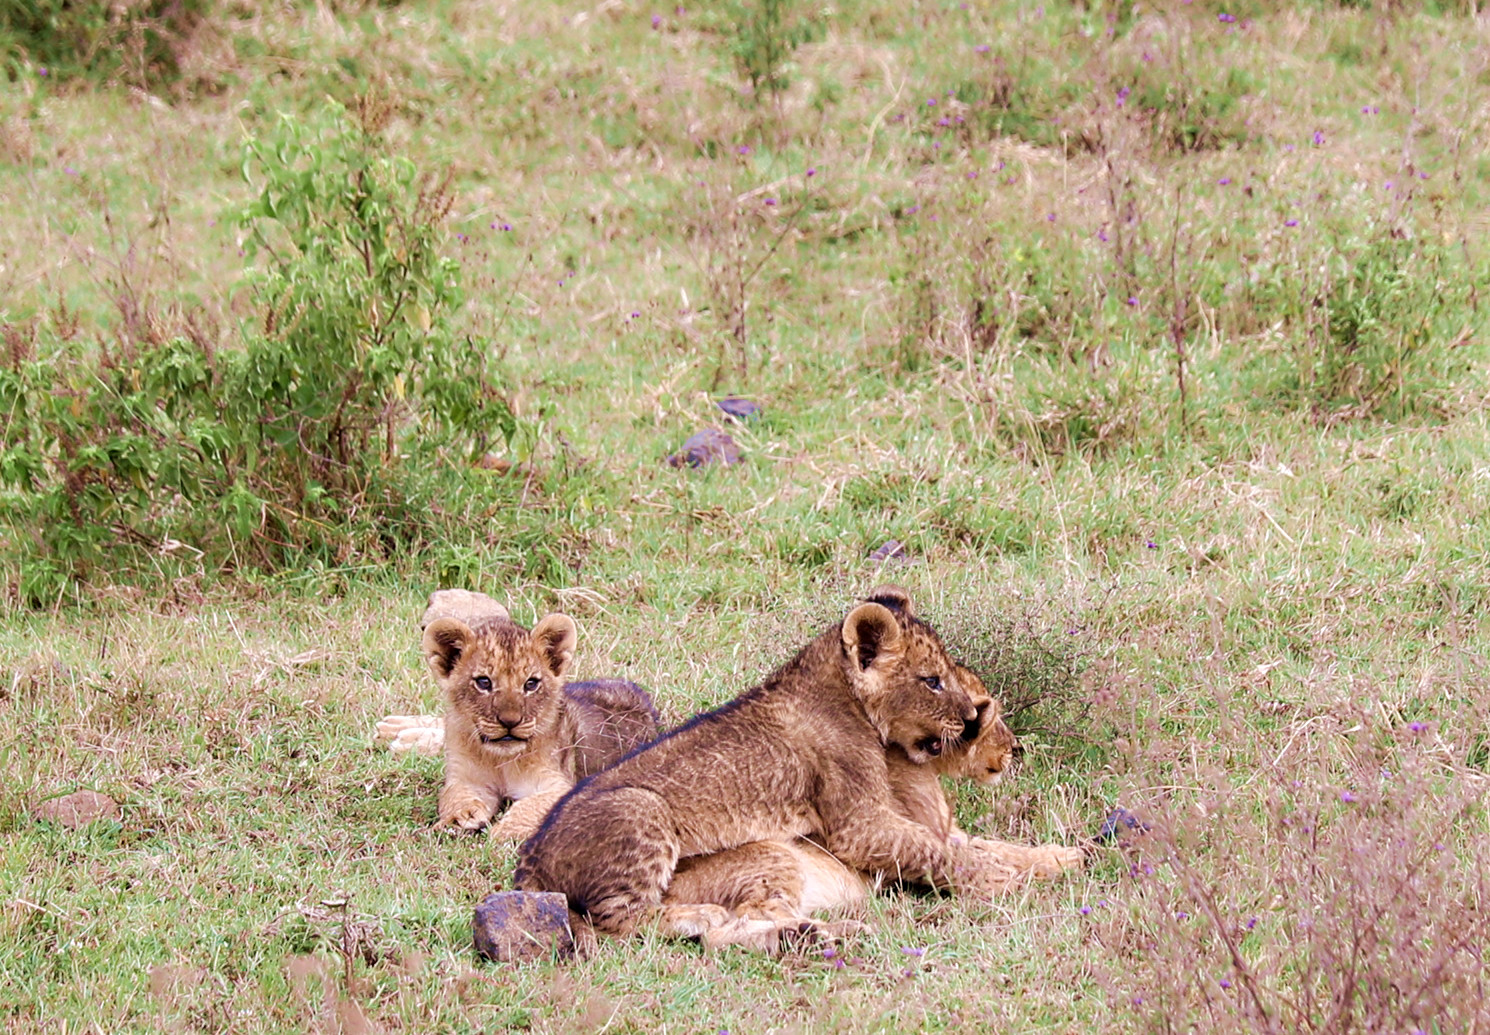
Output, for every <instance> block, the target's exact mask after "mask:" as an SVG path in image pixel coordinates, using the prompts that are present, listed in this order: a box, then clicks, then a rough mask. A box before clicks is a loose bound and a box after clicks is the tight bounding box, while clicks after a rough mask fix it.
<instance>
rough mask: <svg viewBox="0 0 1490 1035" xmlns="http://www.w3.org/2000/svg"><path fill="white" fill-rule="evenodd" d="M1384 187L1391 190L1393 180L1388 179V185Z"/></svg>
mask: <svg viewBox="0 0 1490 1035" xmlns="http://www.w3.org/2000/svg"><path fill="white" fill-rule="evenodd" d="M1384 189H1385V190H1391V189H1392V181H1391V180H1388V181H1387V185H1386V187H1385V188H1384Z"/></svg>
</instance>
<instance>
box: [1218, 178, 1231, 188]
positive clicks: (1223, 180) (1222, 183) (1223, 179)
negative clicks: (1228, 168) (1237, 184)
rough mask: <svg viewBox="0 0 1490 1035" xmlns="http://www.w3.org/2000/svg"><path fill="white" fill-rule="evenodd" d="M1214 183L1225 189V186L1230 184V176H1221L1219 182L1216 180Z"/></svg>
mask: <svg viewBox="0 0 1490 1035" xmlns="http://www.w3.org/2000/svg"><path fill="white" fill-rule="evenodd" d="M1216 182H1217V183H1219V184H1220V185H1221V186H1223V187H1225V186H1226V185H1227V184H1229V183H1230V182H1231V177H1230V176H1223V177H1221V178H1220V179H1219V180H1217V181H1216Z"/></svg>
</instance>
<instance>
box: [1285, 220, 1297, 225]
mask: <svg viewBox="0 0 1490 1035" xmlns="http://www.w3.org/2000/svg"><path fill="white" fill-rule="evenodd" d="M1283 225H1284V226H1298V225H1299V221H1298V220H1297V219H1285V220H1283Z"/></svg>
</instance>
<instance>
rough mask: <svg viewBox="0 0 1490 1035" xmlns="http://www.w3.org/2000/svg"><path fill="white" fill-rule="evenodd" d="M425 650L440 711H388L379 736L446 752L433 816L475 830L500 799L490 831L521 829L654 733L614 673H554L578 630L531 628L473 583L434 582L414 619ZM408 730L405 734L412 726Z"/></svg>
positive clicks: (564, 624)
mask: <svg viewBox="0 0 1490 1035" xmlns="http://www.w3.org/2000/svg"><path fill="white" fill-rule="evenodd" d="M420 624H421V625H423V627H424V641H423V649H424V656H425V660H426V661H427V662H428V664H429V668H430V672H431V673H433V675H434V677H435V682H437V683H438V684H439V685H440V688H441V689H442V690H443V691H444V692H445V700H446V711H445V717H444V720H443V722H441V720H439V719H437V718H434V717H428V716H417V717H414V716H389V717H388V718H387V719H384V720H383V722H381V723H379V724H378V733H379V737H380V738H386V739H391V740H393V742H394V746H395V750H398V749H399V743H400V740H399V738H403V740H404V749H405V750H407V749H409V748H410V747H413V748H414V749H416V750H423V751H424V753H431V752H430V751H429V750H428V747H429V745H430V744H432V743H437V744H440V745H442V746H443V748H444V751H445V787H444V789H443V790H442V791H441V792H440V802H439V820H438V821H437V823H436V826H439V827H445V828H449V827H455V828H459V829H462V830H479V829H480V828H481V827H484V826H486V825H487V824H488V823H490V822H491V820H492V817H493V816H495V815H496V813H497V810H498V809H499V808H501V806H502V803H503V802H504V801H512V802H513V803H514V805H513V807H512V808H511V809H509V810H508V812H507V814H506V815H505V816H504V817H503V819H502V823H501V824H499V825H498V826H497V827H496V828H494V829H493V831H492V833H493V836H497V837H511V838H514V839H516V838H517V837H520V836H526V835H527V834H528V833H529V832H531V831H532V829H533V828H534V827H535V826H536V825H537V823H538V821H539V820H540V819H541V818H542V817H543V816H544V814H546V813H547V812H548V810H549V808H550V807H551V806H552V805H553V804H554V802H556V801H558V800H559V798H561V797H562V796H563V795H564V793H565V792H567V791H568V790H569V789H570V788H571V787H573V786H574V784H575V781H576V780H579V779H582V778H584V777H586V776H588V775H589V774H591V773H594V772H598V771H599V770H601V769H604V768H605V767H606V766H607V765H610V764H611V763H612V762H614V761H616V760H617V759H619V758H621V757H622V756H623V755H625V754H626V753H627V752H629V751H631V750H632V749H634V748H636V747H638V746H640V745H642V744H645V743H647V742H648V741H650V740H652V738H654V737H655V736H656V735H657V710H656V709H655V708H654V707H653V706H652V701H651V698H649V697H648V696H647V694H646V692H645V691H643V690H642V689H641V688H640V687H638V686H636V685H635V684H633V683H628V682H626V681H624V680H618V679H616V680H601V681H597V682H590V683H570V684H568V685H565V684H564V682H563V677H564V673H565V672H566V671H567V669H568V667H569V661H570V659H571V658H572V657H573V654H574V646H575V641H576V631H575V626H574V622H573V621H572V620H571V619H570V618H569V617H568V616H566V615H562V614H551V615H548V616H547V617H546V618H544V619H543V620H542V621H540V622H539V623H538V624H537V625H536V626H534V627H533V630H532V631H531V632H529V631H528V630H526V629H523V628H522V627H521V626H518V625H516V624H514V623H513V622H512V620H511V619H510V618H509V617H508V615H507V610H506V608H504V607H502V605H501V604H498V603H497V602H496V601H495V600H493V599H491V598H490V597H488V596H486V595H485V594H482V593H470V592H467V591H465V590H442V591H440V592H438V593H435V594H433V595H432V596H431V597H430V606H429V608H428V609H427V610H426V611H425V613H424V618H423V620H422V622H421V623H420ZM411 732H412V733H413V736H410V733H411Z"/></svg>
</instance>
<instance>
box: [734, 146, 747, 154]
mask: <svg viewBox="0 0 1490 1035" xmlns="http://www.w3.org/2000/svg"><path fill="white" fill-rule="evenodd" d="M749 153H750V145H749V144H741V145H740V146H739V147H737V148H735V154H737V155H748V154H749Z"/></svg>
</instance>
